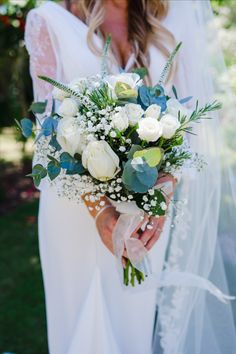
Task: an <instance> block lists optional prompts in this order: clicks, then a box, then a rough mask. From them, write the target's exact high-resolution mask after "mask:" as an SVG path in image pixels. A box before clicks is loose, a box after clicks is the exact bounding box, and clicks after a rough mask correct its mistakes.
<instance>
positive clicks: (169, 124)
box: [160, 114, 180, 139]
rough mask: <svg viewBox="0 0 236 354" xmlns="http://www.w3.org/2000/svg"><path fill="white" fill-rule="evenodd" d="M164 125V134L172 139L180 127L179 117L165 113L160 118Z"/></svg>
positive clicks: (164, 136)
mask: <svg viewBox="0 0 236 354" xmlns="http://www.w3.org/2000/svg"><path fill="white" fill-rule="evenodd" d="M160 123H161V126H162V136H163V138H165V139H170V138H172V137H173V135H174V134H175V132H176V130H177V129H178V128H179V127H180V122H179V121H178V118H176V117H175V116H172V115H171V114H166V115H164V116H163V117H162V118H161V120H160Z"/></svg>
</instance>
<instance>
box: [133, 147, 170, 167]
mask: <svg viewBox="0 0 236 354" xmlns="http://www.w3.org/2000/svg"><path fill="white" fill-rule="evenodd" d="M162 156H163V150H162V149H161V148H158V147H153V148H149V149H145V150H140V151H136V152H135V153H134V155H133V157H134V158H135V157H143V158H144V159H145V161H146V162H147V164H148V166H149V167H155V166H157V165H158V164H159V163H160V161H161V159H162Z"/></svg>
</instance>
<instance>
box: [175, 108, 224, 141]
mask: <svg viewBox="0 0 236 354" xmlns="http://www.w3.org/2000/svg"><path fill="white" fill-rule="evenodd" d="M198 105H199V103H198V101H197V102H196V108H195V110H194V111H193V113H192V114H191V116H190V117H189V118H188V119H187V116H182V117H179V121H180V123H181V126H180V127H179V129H178V130H177V133H178V132H180V131H184V132H186V133H189V134H193V135H195V134H194V133H193V132H192V129H193V128H192V126H189V125H190V124H191V123H198V122H199V121H200V120H202V119H211V117H210V116H209V115H208V113H209V112H213V111H217V110H219V109H221V107H222V104H221V103H220V102H218V101H213V102H212V103H207V104H205V106H203V107H201V108H199V107H198Z"/></svg>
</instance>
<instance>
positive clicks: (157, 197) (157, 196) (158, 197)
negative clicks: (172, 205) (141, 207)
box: [151, 189, 166, 216]
mask: <svg viewBox="0 0 236 354" xmlns="http://www.w3.org/2000/svg"><path fill="white" fill-rule="evenodd" d="M153 199H155V200H156V202H157V204H156V206H153V207H152V208H151V212H152V213H153V214H154V215H159V216H162V215H165V214H166V210H163V209H162V208H161V207H160V204H161V203H166V198H165V196H164V195H163V193H162V192H161V190H160V189H155V193H154V196H153Z"/></svg>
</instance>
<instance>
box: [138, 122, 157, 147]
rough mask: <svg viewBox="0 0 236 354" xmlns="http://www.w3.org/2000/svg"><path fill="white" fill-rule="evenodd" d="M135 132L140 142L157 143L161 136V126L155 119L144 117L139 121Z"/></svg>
mask: <svg viewBox="0 0 236 354" xmlns="http://www.w3.org/2000/svg"><path fill="white" fill-rule="evenodd" d="M137 132H138V135H139V138H140V139H142V140H146V141H148V142H149V141H157V140H158V139H159V138H160V137H161V135H162V126H161V124H160V122H159V121H158V120H157V119H155V118H152V117H146V118H143V119H141V120H140V121H139V127H138V129H137Z"/></svg>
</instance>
